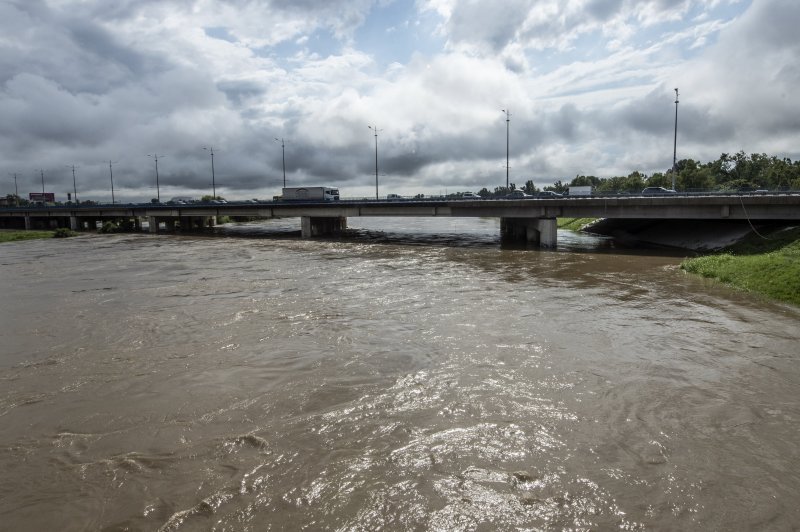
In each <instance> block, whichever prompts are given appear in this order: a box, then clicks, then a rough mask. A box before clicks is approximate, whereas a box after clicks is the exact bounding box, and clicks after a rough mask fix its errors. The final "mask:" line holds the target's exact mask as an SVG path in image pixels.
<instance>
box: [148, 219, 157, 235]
mask: <svg viewBox="0 0 800 532" xmlns="http://www.w3.org/2000/svg"><path fill="white" fill-rule="evenodd" d="M147 225H148V226H149V229H148V231H149V232H151V233H158V218H156V217H155V216H148V217H147Z"/></svg>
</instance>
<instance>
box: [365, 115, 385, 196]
mask: <svg viewBox="0 0 800 532" xmlns="http://www.w3.org/2000/svg"><path fill="white" fill-rule="evenodd" d="M367 127H368V128H370V129H371V130H372V131H374V132H375V199H378V131H383V130H382V129H378V126H367Z"/></svg>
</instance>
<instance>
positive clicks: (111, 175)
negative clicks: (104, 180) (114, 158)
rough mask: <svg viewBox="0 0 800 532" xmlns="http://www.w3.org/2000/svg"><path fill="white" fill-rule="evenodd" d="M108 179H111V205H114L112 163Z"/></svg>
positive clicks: (109, 165) (109, 162)
mask: <svg viewBox="0 0 800 532" xmlns="http://www.w3.org/2000/svg"><path fill="white" fill-rule="evenodd" d="M108 177H110V178H111V205H114V171H113V170H112V169H111V161H110V160H109V161H108Z"/></svg>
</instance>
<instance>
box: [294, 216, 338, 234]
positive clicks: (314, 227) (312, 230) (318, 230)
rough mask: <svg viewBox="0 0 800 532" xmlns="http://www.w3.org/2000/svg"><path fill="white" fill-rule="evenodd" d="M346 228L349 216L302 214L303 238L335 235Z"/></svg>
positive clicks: (301, 232) (301, 230)
mask: <svg viewBox="0 0 800 532" xmlns="http://www.w3.org/2000/svg"><path fill="white" fill-rule="evenodd" d="M345 229H347V218H346V217H344V216H333V217H317V216H302V217H301V218H300V234H301V236H302V237H303V238H311V237H312V236H325V235H335V234H338V233H341V232H342V231H344V230H345Z"/></svg>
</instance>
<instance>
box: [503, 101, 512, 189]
mask: <svg viewBox="0 0 800 532" xmlns="http://www.w3.org/2000/svg"><path fill="white" fill-rule="evenodd" d="M501 110H502V111H503V112H504V113H505V114H506V190H508V168H509V166H508V139H509V137H508V127H509V122H510V121H511V111H508V110H506V109H501Z"/></svg>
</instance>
